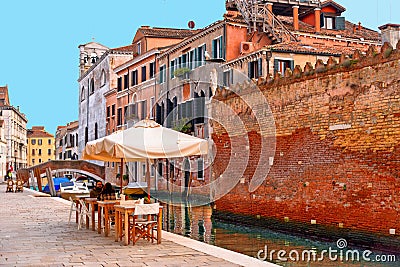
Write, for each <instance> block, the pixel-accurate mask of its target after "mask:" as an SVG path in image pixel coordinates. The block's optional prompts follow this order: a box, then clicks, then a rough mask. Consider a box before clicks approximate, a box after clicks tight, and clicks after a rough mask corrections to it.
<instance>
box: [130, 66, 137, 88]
mask: <svg viewBox="0 0 400 267" xmlns="http://www.w3.org/2000/svg"><path fill="white" fill-rule="evenodd" d="M137 84H138V71H137V70H134V71H132V78H131V86H135V85H137Z"/></svg>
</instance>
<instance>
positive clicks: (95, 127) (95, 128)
mask: <svg viewBox="0 0 400 267" xmlns="http://www.w3.org/2000/svg"><path fill="white" fill-rule="evenodd" d="M98 137H99V127H98V125H97V122H96V123H95V124H94V139H97V138H98Z"/></svg>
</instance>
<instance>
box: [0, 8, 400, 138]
mask: <svg viewBox="0 0 400 267" xmlns="http://www.w3.org/2000/svg"><path fill="white" fill-rule="evenodd" d="M337 3H339V4H341V5H343V6H344V7H346V9H347V11H346V12H345V13H344V16H346V18H347V19H348V20H350V21H352V22H355V23H358V22H359V21H360V22H361V23H362V24H363V25H364V26H366V27H369V28H371V29H375V30H377V27H378V26H380V25H383V24H385V23H388V22H391V23H400V18H399V15H398V14H397V13H396V12H395V11H396V10H397V11H398V10H400V2H399V1H395V0H379V1H378V0H364V1H360V0H338V1H337ZM360 5H362V6H360ZM0 10H1V13H2V14H1V16H0V38H1V39H0V56H1V64H0V85H1V86H2V85H5V84H8V87H9V93H10V101H11V104H12V105H13V106H20V109H21V111H22V112H23V113H25V114H26V116H27V118H28V120H29V122H28V127H29V128H30V127H32V126H36V125H43V126H45V127H46V130H47V131H48V132H50V133H53V134H54V133H55V131H56V128H57V126H58V125H65V124H66V123H68V122H70V121H74V120H77V119H78V83H77V79H78V64H79V51H78V45H79V44H84V43H87V42H90V41H92V40H93V39H92V38H95V39H94V40H95V41H96V42H99V43H102V44H104V45H106V46H108V47H118V46H124V45H128V44H130V43H131V42H132V38H133V36H134V34H135V32H136V29H137V28H138V27H140V26H141V25H150V26H158V27H173V28H187V23H188V21H190V20H193V21H195V22H196V28H202V27H205V26H207V25H208V24H211V23H212V22H214V21H216V20H218V19H221V18H222V15H223V13H224V11H225V1H224V0H203V1H187V0H186V1H185V0H147V1H138V0H130V1H127V0H121V1H116V2H112V1H111V2H110V1H104V0H96V1H94V0H84V1H77V0H69V1H50V0H48V1H45V0H37V1H28V0H26V1H2V3H0Z"/></svg>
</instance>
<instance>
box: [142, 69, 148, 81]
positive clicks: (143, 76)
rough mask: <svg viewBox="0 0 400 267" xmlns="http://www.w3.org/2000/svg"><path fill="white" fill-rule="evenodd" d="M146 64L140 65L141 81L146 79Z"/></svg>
mask: <svg viewBox="0 0 400 267" xmlns="http://www.w3.org/2000/svg"><path fill="white" fill-rule="evenodd" d="M146 69H147V68H146V66H143V67H142V82H144V81H146V76H147V75H146Z"/></svg>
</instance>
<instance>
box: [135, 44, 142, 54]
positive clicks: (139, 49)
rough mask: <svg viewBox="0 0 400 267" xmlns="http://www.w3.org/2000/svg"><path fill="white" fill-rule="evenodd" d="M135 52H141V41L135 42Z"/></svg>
mask: <svg viewBox="0 0 400 267" xmlns="http://www.w3.org/2000/svg"><path fill="white" fill-rule="evenodd" d="M136 52H137V54H138V55H140V54H142V43H141V42H139V43H137V45H136Z"/></svg>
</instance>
